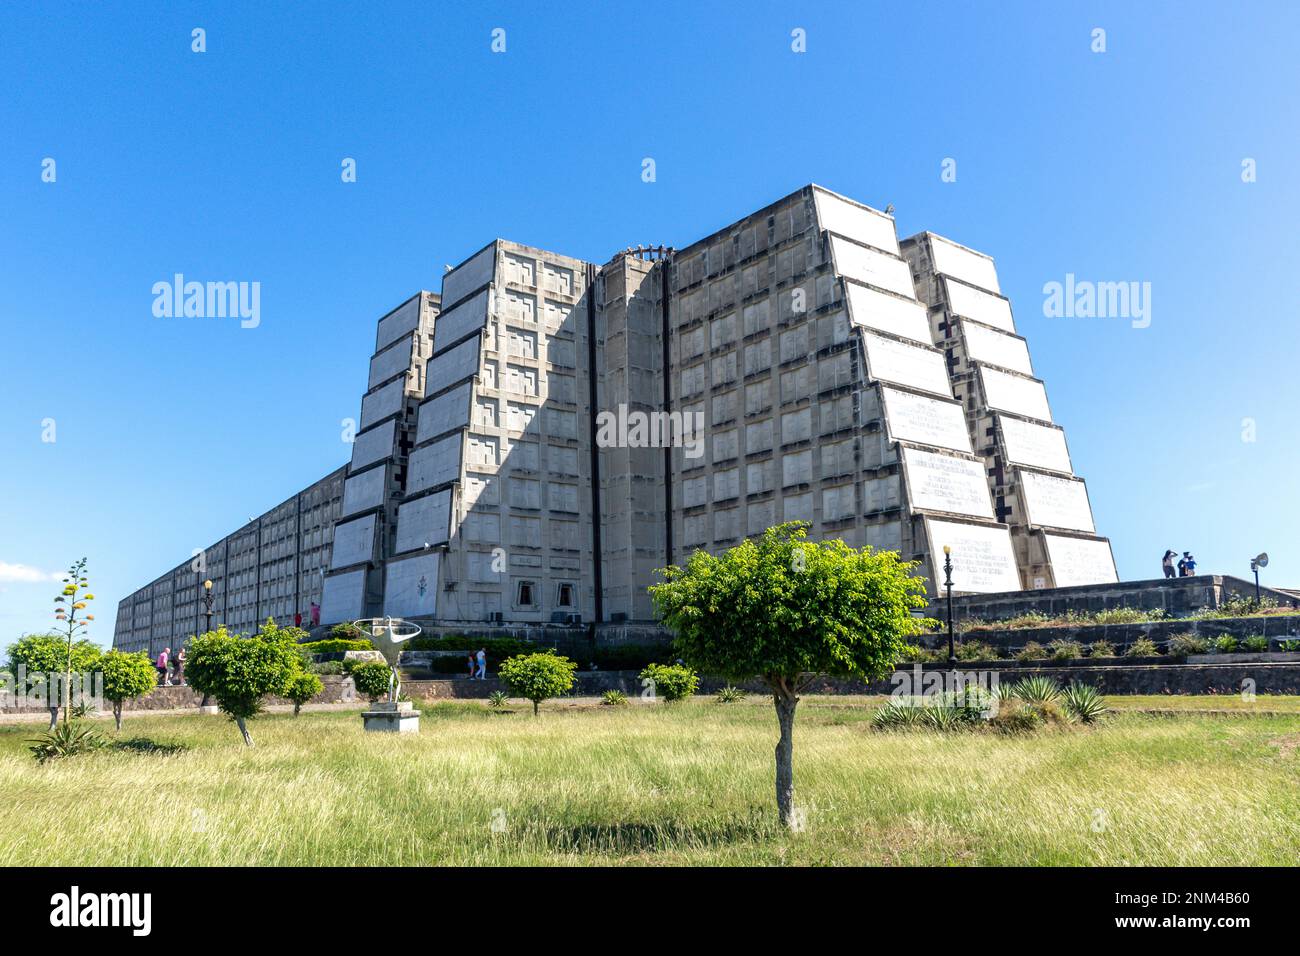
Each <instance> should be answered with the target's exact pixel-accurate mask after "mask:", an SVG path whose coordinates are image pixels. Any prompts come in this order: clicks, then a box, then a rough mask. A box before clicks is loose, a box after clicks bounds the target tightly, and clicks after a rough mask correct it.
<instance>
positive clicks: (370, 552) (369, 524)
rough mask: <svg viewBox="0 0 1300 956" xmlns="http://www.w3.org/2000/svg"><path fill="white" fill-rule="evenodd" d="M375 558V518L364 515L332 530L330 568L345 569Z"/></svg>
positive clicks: (371, 515)
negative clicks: (332, 541)
mask: <svg viewBox="0 0 1300 956" xmlns="http://www.w3.org/2000/svg"><path fill="white" fill-rule="evenodd" d="M374 557H375V516H374V515H373V514H369V515H365V516H363V517H360V518H358V519H357V520H356V521H349V522H347V523H346V524H340V525H338V526H337V527H335V529H334V550H333V553H332V555H331V557H330V568H346V567H348V566H349V565H353V564H360V563H361V562H362V561H373V560H374Z"/></svg>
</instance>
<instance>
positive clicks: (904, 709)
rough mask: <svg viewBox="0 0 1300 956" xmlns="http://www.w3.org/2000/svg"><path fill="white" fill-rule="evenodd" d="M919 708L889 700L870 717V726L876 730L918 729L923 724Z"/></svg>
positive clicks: (923, 719)
mask: <svg viewBox="0 0 1300 956" xmlns="http://www.w3.org/2000/svg"><path fill="white" fill-rule="evenodd" d="M921 709H922V708H920V707H917V706H914V705H912V704H911V703H910V702H907V703H904V702H902V701H899V700H897V699H893V698H891V699H890V700H889V702H888V703H886V704H885V705H884V706H883V707H881V708H879V709H878V710H876V712H875V713H873V714H872V715H871V726H872V727H874V728H875V729H876V730H906V729H909V728H913V727H920V726H922V724H924V722H925V718H924V717H923V716H922V715H921Z"/></svg>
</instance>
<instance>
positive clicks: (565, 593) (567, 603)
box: [555, 584, 573, 607]
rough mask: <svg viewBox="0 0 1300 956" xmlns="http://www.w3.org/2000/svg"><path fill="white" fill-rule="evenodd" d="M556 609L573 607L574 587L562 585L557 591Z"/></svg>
mask: <svg viewBox="0 0 1300 956" xmlns="http://www.w3.org/2000/svg"><path fill="white" fill-rule="evenodd" d="M555 606H556V607H573V585H572V584H561V585H560V586H559V587H557V588H556V589H555Z"/></svg>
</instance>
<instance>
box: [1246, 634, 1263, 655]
mask: <svg viewBox="0 0 1300 956" xmlns="http://www.w3.org/2000/svg"><path fill="white" fill-rule="evenodd" d="M1241 646H1242V647H1244V648H1245V649H1246V650H1248V651H1250V652H1251V653H1253V654H1263V653H1264V652H1266V651H1267V650H1268V638H1267V637H1265V636H1264V635H1262V634H1252V635H1250V637H1248V638H1246V639H1245V640H1243V641H1242V642H1241Z"/></svg>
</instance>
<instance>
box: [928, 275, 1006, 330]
mask: <svg viewBox="0 0 1300 956" xmlns="http://www.w3.org/2000/svg"><path fill="white" fill-rule="evenodd" d="M944 288H945V289H947V290H948V308H949V309H950V310H951V311H952V312H953V313H954V314H955V315H964V316H965V317H966V318H968V319H974V320H975V321H976V322H983V323H984V324H985V325H991V326H993V327H994V328H998V329H1002V331H1004V332H1015V330H1016V323H1015V320H1014V319H1012V317H1011V303H1010V302H1008V301H1007V300H1006V299H1003V298H1001V297H999V296H996V295H991V294H990V293H988V292H985V291H983V290H982V289H975V288H972V287H971V286H968V285H963V284H962V283H960V282H951V281H948V280H944Z"/></svg>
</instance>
